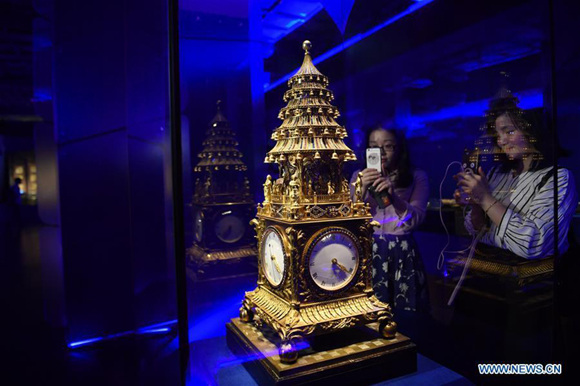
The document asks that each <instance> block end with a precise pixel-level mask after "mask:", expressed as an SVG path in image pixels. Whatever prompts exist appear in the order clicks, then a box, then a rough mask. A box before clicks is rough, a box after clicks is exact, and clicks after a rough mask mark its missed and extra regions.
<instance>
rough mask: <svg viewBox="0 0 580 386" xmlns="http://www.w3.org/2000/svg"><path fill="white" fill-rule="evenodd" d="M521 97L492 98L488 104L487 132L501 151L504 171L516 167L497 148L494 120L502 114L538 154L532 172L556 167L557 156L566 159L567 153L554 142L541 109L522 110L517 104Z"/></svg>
mask: <svg viewBox="0 0 580 386" xmlns="http://www.w3.org/2000/svg"><path fill="white" fill-rule="evenodd" d="M517 104H518V98H517V97H515V96H513V95H508V96H504V97H501V98H496V99H492V100H491V101H490V103H489V110H487V112H486V117H487V122H486V132H487V135H488V136H490V137H492V138H493V140H494V143H495V146H496V147H497V149H496V150H498V151H499V155H500V156H499V157H498V158H499V161H501V163H502V171H504V172H505V171H509V170H510V169H513V168H514V167H515V162H516V161H514V160H510V159H508V157H507V156H506V155H505V154H504V153H503V152H501V150H499V146H498V145H497V132H496V130H495V121H496V119H497V118H498V117H500V116H501V115H504V114H505V115H507V116H508V117H509V118H510V120H511V121H512V123H513V124H514V126H515V127H516V128H517V129H518V130H520V131H521V132H522V133H523V135H524V137H525V138H526V140H527V141H528V143H529V144H531V145H532V146H533V147H534V149H536V150H537V151H538V153H539V154H536V155H534V160H533V161H534V162H532V165H531V167H530V170H539V169H543V168H546V167H548V166H551V165H553V162H554V157H560V156H566V155H567V151H566V150H564V149H562V148H561V147H560V145H559V144H555V143H553V140H552V138H551V134H550V132H549V130H548V125H547V124H546V117H545V115H544V111H543V109H542V108H535V109H530V110H523V109H521V108H520V107H519V106H518V105H517Z"/></svg>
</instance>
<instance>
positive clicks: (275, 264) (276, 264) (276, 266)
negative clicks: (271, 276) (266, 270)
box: [270, 255, 282, 275]
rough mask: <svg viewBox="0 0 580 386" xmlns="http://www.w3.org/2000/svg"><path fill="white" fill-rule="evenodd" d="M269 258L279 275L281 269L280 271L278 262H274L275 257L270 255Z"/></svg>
mask: <svg viewBox="0 0 580 386" xmlns="http://www.w3.org/2000/svg"><path fill="white" fill-rule="evenodd" d="M270 257H271V258H272V262H273V263H274V268H276V271H278V273H279V274H280V275H281V274H282V269H280V266H279V265H278V262H277V261H276V256H274V255H271V256H270Z"/></svg>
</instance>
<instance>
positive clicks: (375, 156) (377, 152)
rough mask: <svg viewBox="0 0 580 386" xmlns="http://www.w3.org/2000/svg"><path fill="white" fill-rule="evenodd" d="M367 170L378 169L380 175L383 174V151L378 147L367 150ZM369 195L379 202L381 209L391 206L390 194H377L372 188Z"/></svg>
mask: <svg viewBox="0 0 580 386" xmlns="http://www.w3.org/2000/svg"><path fill="white" fill-rule="evenodd" d="M367 168H368V169H376V170H377V171H378V172H379V173H381V174H382V171H383V167H382V162H381V149H379V148H378V147H370V148H368V149H367ZM369 193H370V194H371V195H372V196H373V197H374V199H375V200H376V201H377V204H378V206H379V208H381V209H382V208H386V207H387V206H389V205H391V197H390V195H389V192H387V191H386V190H384V191H382V192H380V193H377V192H375V190H374V189H373V187H372V186H370V187H369Z"/></svg>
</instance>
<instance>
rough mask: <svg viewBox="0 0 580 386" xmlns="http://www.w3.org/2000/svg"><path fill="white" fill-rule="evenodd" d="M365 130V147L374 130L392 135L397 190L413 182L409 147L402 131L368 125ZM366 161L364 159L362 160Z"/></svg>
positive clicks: (377, 125) (378, 125)
mask: <svg viewBox="0 0 580 386" xmlns="http://www.w3.org/2000/svg"><path fill="white" fill-rule="evenodd" d="M364 130H365V145H366V146H367V147H368V146H369V142H370V138H371V134H372V132H373V131H376V130H384V131H386V132H387V133H390V134H392V135H393V136H394V137H395V141H396V142H397V181H396V186H397V188H406V187H408V186H409V185H411V183H412V182H413V169H414V168H413V166H412V164H411V155H410V153H409V145H408V143H407V136H406V135H405V132H404V131H403V130H402V129H395V128H385V127H383V126H382V125H380V124H375V125H369V126H366V127H365V128H364ZM363 159H366V158H363Z"/></svg>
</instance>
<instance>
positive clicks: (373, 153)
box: [367, 147, 382, 173]
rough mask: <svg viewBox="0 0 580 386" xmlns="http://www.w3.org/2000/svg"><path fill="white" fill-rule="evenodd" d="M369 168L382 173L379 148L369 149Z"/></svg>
mask: <svg viewBox="0 0 580 386" xmlns="http://www.w3.org/2000/svg"><path fill="white" fill-rule="evenodd" d="M367 168H368V169H376V170H377V171H378V172H379V173H381V172H382V167H381V149H379V148H378V147H370V148H368V149H367Z"/></svg>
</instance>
